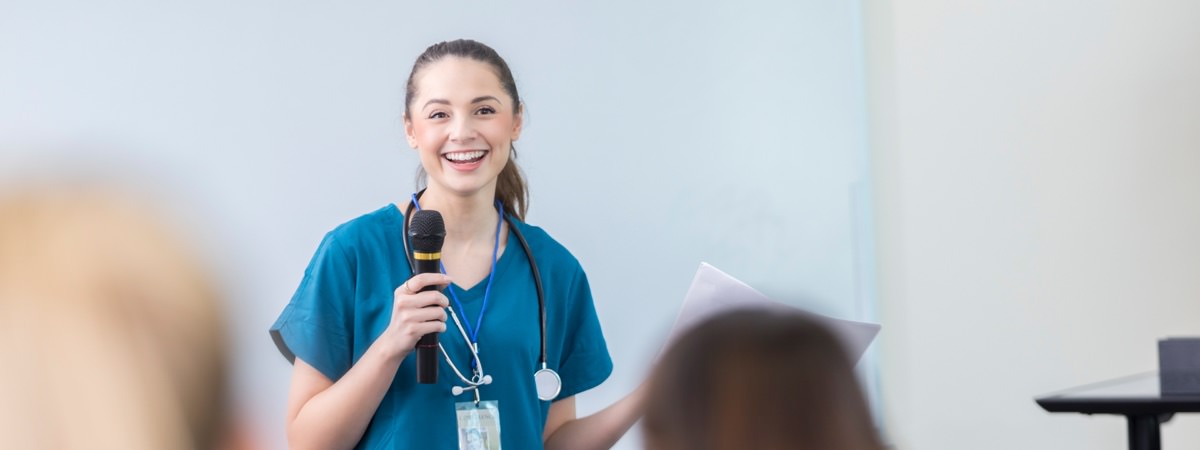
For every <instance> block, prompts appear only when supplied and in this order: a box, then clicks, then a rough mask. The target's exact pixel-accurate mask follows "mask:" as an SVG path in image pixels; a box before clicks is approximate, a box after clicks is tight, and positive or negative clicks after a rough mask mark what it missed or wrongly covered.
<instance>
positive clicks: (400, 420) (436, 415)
mask: <svg viewBox="0 0 1200 450" xmlns="http://www.w3.org/2000/svg"><path fill="white" fill-rule="evenodd" d="M515 222H516V227H517V228H519V229H520V231H521V233H522V234H523V235H524V236H525V239H526V240H527V241H528V242H529V247H530V250H531V251H532V253H533V255H534V259H536V260H537V267H538V271H539V272H540V273H541V277H542V284H543V287H544V290H545V296H546V351H547V362H548V363H549V367H550V368H551V369H555V370H557V371H558V374H559V376H561V377H562V391H561V392H560V393H559V395H558V397H557V398H556V400H558V399H564V398H567V397H571V396H573V395H575V394H578V393H580V392H583V391H586V390H588V389H591V388H593V387H595V386H597V385H599V384H600V383H601V382H603V381H604V380H605V379H607V378H608V376H609V375H610V374H611V373H612V358H611V357H610V356H609V354H608V347H607V345H606V343H605V341H604V335H603V333H602V332H601V330H600V322H599V319H598V317H597V316H596V309H595V306H594V305H593V303H592V293H591V288H590V287H589V286H588V280H587V276H586V275H585V274H584V271H583V268H582V266H580V264H579V261H578V260H576V259H575V257H574V256H572V255H571V253H570V252H569V251H567V249H566V248H565V247H563V246H562V245H561V244H559V243H558V242H557V241H555V240H554V239H553V238H551V237H550V235H549V234H547V233H546V232H545V231H543V230H542V229H541V228H538V227H536V226H532V225H527V224H525V223H523V222H520V221H515ZM403 225H404V215H403V214H402V213H401V212H400V210H399V209H398V208H397V207H396V205H394V204H391V205H388V206H385V207H383V208H380V209H379V210H376V211H374V212H371V213H368V214H366V215H363V216H361V217H359V218H357V219H354V220H351V221H349V222H347V223H345V224H342V225H341V226H338V227H337V228H336V229H334V230H333V231H330V232H329V233H327V234H326V235H325V238H324V239H323V240H322V241H321V245H320V246H319V247H318V248H317V252H316V254H315V255H314V256H313V258H312V261H311V262H310V263H309V265H308V268H307V269H306V270H305V271H304V278H303V280H302V281H301V282H300V287H299V288H297V289H296V294H295V295H294V296H292V300H291V302H290V303H288V305H287V307H285V308H284V310H283V312H282V313H281V314H280V315H279V319H278V320H276V322H275V324H274V325H273V326H272V327H271V336H272V338H273V339H274V340H275V344H276V345H277V346H278V347H279V351H280V352H281V353H283V355H284V356H285V357H287V358H288V360H289V361H291V360H293V359H294V358H297V357H298V358H300V359H303V360H304V361H305V362H306V363H308V364H309V365H311V366H313V367H314V368H316V369H317V370H319V371H321V373H323V374H325V376H327V377H329V379H330V380H334V381H335V382H336V381H337V380H338V379H339V378H341V376H342V375H344V374H345V373H346V372H347V371H348V370H349V369H350V367H351V366H352V365H354V363H355V362H356V361H358V359H359V358H361V357H362V355H363V353H364V352H366V350H367V348H368V347H370V346H371V343H372V342H374V341H375V338H376V337H378V336H379V335H380V334H381V333H382V332H383V330H384V329H385V328H386V327H387V325H388V323H389V322H390V321H391V312H392V303H393V292H394V291H395V289H396V288H397V287H398V286H400V285H401V284H403V283H404V281H405V280H408V279H409V278H410V277H411V276H412V269H411V268H410V267H409V265H408V260H407V258H406V257H405V253H404V242H403V240H402V239H403V238H404V232H403ZM486 286H487V280H486V279H484V280H483V281H482V282H480V283H478V284H477V285H475V286H472V287H471V288H470V289H467V290H464V289H462V288H461V287H460V286H458V285H451V287H452V289H454V290H455V293H456V294H457V295H458V300H459V302H460V303H461V304H462V305H463V308H465V309H466V314H465V317H464V314H463V311H459V310H457V309H456V312H457V313H458V314H459V318H460V319H462V320H464V322H469V323H470V326H471V327H474V326H475V323H476V320H477V318H478V317H479V312H480V309H481V306H482V305H483V294H484V291H485V289H486ZM447 297H449V294H447ZM451 306H452V307H453V306H454V302H453V301H451ZM538 329H539V322H538V300H537V291H536V289H535V287H534V282H533V273H532V271H531V270H530V267H529V259H528V257H526V255H525V252H524V250H523V249H522V248H521V245H520V243H519V242H518V241H517V240H516V238H515V237H513V236H512V231H511V230H510V231H509V239H508V244H507V245H506V248H505V250H504V253H502V254H501V255H500V258H499V261H497V262H496V274H495V280H494V281H493V286H492V292H491V297H490V300H488V307H487V311H486V312H485V316H484V317H483V322H482V326H481V327H480V330H479V335H478V342H479V356H480V359H481V360H482V361H483V367H484V369H485V371H486V373H487V374H489V375H491V376H492V384H490V385H487V386H483V387H482V388H481V390H480V395H481V399H482V400H484V401H487V400H496V401H498V402H499V410H500V429H501V432H500V437H501V444H502V446H503V448H505V449H509V450H523V449H540V448H542V431H543V427H544V426H545V424H546V415H547V412H548V411H549V407H550V403H551V402H545V401H541V400H539V399H538V397H537V391H536V389H535V386H534V377H533V374H534V372H535V371H536V370H537V369H539V368H540V367H539V366H538V356H539V355H540V345H541V343H540V335H539V332H538ZM439 338H440V339H439V340H440V342H441V343H442V345H443V346H445V348H446V351H447V352H448V353H449V354H450V357H451V358H452V359H453V360H454V363H455V364H456V365H458V367H459V370H461V371H463V374H464V375H466V376H468V377H469V376H470V375H469V373H470V369H469V368H470V359H471V357H470V351H469V350H468V348H467V346H466V343H465V341H464V340H463V338H462V335H461V334H460V332H459V331H458V328H457V327H455V326H454V323H453V321H448V322H447V329H446V331H445V332H444V333H442V334H441V336H440V337H439ZM438 360H439V362H440V365H439V367H438V372H439V374H438V382H437V383H436V384H417V381H416V355H415V352H414V353H410V354H409V355H408V356H407V357H406V358H405V360H404V362H403V363H402V364H401V365H400V368H399V369H398V370H397V371H396V376H395V378H394V379H393V381H392V385H391V387H390V388H389V389H388V391H387V393H386V394H385V395H384V397H383V401H382V402H381V403H380V405H379V408H378V409H377V410H376V411H375V415H374V417H373V418H372V419H371V423H370V424H369V425H368V426H367V429H366V432H365V433H364V434H363V437H362V439H361V440H360V441H359V443H358V445H357V446H356V447H355V448H359V449H422V450H425V449H435V450H436V449H447V450H453V449H457V448H458V436H457V430H458V428H457V416H456V414H455V403H457V402H466V401H473V400H474V395H472V394H471V393H470V392H468V393H466V394H463V395H460V396H457V397H455V396H454V395H452V394H451V393H450V389H451V387H453V386H459V385H462V384H461V383H462V382H461V380H459V378H458V377H457V376H456V375H455V374H454V372H453V371H452V370H451V369H450V366H449V365H448V364H447V363H446V361H445V359H444V358H442V357H439V359H438Z"/></svg>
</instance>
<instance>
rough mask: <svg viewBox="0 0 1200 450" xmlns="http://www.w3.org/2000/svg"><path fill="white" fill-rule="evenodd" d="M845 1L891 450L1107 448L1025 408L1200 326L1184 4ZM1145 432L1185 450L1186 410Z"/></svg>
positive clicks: (1189, 435) (1196, 136) (1113, 436)
mask: <svg viewBox="0 0 1200 450" xmlns="http://www.w3.org/2000/svg"><path fill="white" fill-rule="evenodd" d="M864 8H865V10H866V29H867V37H866V42H867V48H868V58H867V67H868V70H869V74H870V75H869V89H868V95H869V97H870V99H871V100H870V101H871V102H870V110H871V123H872V141H873V143H872V148H873V165H874V174H875V181H876V198H877V220H878V221H877V229H878V246H879V247H878V248H879V253H878V254H879V274H880V305H881V308H882V309H881V317H882V320H883V321H884V323H885V324H886V327H885V329H884V335H883V337H882V339H883V340H882V341H881V345H882V355H883V359H882V372H881V373H882V384H883V393H884V396H883V397H884V410H885V411H886V417H887V425H888V429H889V432H890V435H891V437H892V439H893V441H894V442H895V444H896V446H897V448H900V449H921V450H938V449H947V450H950V449H972V450H989V449H996V450H1001V449H1003V450H1011V449H1055V450H1064V449H1066V450H1070V449H1079V450H1082V449H1113V450H1116V449H1124V448H1126V445H1127V444H1126V441H1125V431H1126V430H1125V423H1124V420H1123V419H1121V418H1117V417H1115V416H1092V417H1088V416H1083V415H1067V414H1049V413H1045V412H1043V411H1042V410H1041V409H1040V408H1039V407H1038V406H1037V405H1036V404H1034V402H1033V397H1034V396H1037V395H1040V394H1045V393H1049V392H1051V391H1055V390H1059V389H1063V388H1067V387H1070V386H1075V385H1080V384H1084V383H1089V382H1092V381H1099V380H1103V379H1108V378H1114V377H1118V376H1122V375H1126V374H1130V373H1136V372H1142V371H1147V370H1154V369H1155V368H1156V364H1157V362H1156V361H1157V359H1156V345H1155V341H1156V339H1157V338H1158V337H1161V336H1166V335H1172V334H1190V335H1200V233H1198V232H1197V230H1200V198H1198V195H1200V57H1198V56H1200V27H1197V26H1196V24H1197V23H1198V20H1200V3H1197V2H1193V1H1166V0H1152V1H1118V0H1098V1H1087V2H1084V1H1065V0H1049V1H1047V0H1040V1H994V2H983V1H961V0H923V1H891V0H873V1H867V2H865V4H864ZM1163 440H1164V448H1167V449H1183V448H1196V447H1198V446H1200V417H1194V416H1188V415H1180V416H1177V417H1176V418H1175V419H1174V420H1173V421H1171V422H1169V423H1168V424H1166V425H1165V426H1164V427H1163Z"/></svg>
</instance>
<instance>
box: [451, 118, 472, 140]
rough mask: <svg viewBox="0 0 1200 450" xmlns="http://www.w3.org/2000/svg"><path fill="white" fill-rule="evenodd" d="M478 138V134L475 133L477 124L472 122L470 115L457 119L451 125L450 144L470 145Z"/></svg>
mask: <svg viewBox="0 0 1200 450" xmlns="http://www.w3.org/2000/svg"><path fill="white" fill-rule="evenodd" d="M476 137H478V133H477V132H476V131H475V123H474V121H472V120H471V116H470V115H467V116H459V117H456V118H455V119H454V122H453V123H452V124H451V125H450V142H454V143H456V144H463V143H469V142H472V141H474V140H475V138H476Z"/></svg>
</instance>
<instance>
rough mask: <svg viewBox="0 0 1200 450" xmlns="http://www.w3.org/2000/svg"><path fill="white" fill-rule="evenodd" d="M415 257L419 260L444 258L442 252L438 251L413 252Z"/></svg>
mask: <svg viewBox="0 0 1200 450" xmlns="http://www.w3.org/2000/svg"><path fill="white" fill-rule="evenodd" d="M413 259H417V260H421V261H434V260H438V259H442V252H437V253H421V252H413Z"/></svg>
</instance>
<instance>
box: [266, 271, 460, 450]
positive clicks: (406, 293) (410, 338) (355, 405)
mask: <svg viewBox="0 0 1200 450" xmlns="http://www.w3.org/2000/svg"><path fill="white" fill-rule="evenodd" d="M449 282H450V279H449V277H446V276H445V275H442V274H421V275H417V276H415V277H413V278H411V279H409V281H408V282H406V283H405V284H404V285H403V286H401V287H399V288H396V292H395V294H394V296H395V301H394V305H393V310H392V319H391V323H389V324H388V327H387V328H386V329H385V330H384V331H383V333H382V334H380V336H379V338H377V339H376V340H375V342H373V343H371V346H370V347H368V348H367V351H366V352H364V353H363V356H362V357H361V358H359V359H358V361H357V362H355V363H354V365H353V366H351V367H350V370H348V371H347V372H346V373H345V375H342V377H341V378H339V379H338V380H337V382H334V381H332V380H330V379H329V378H328V377H326V376H325V375H324V374H322V373H321V372H320V371H319V370H317V369H316V368H314V367H313V366H311V365H309V364H308V363H306V362H304V360H302V359H300V358H296V363H295V364H296V367H295V368H294V369H293V370H292V387H291V391H290V393H289V394H288V414H287V434H288V446H289V447H290V448H292V449H322V450H325V449H349V448H353V447H354V446H355V445H356V444H358V441H359V440H361V439H362V436H363V433H364V432H365V431H366V429H367V424H369V423H370V422H371V417H373V416H374V415H375V410H376V409H378V408H379V403H380V402H381V401H383V396H384V395H385V394H387V390H388V387H389V386H391V384H392V379H393V378H395V376H396V370H397V369H398V368H399V367H400V363H401V362H403V361H404V358H405V357H406V356H408V353H409V352H411V351H412V349H413V347H414V346H415V345H416V343H417V340H418V339H420V338H421V336H423V335H425V334H428V333H440V332H442V331H445V329H446V312H445V309H444V308H445V307H446V305H447V300H446V297H445V296H444V295H442V294H441V293H440V292H437V291H429V292H420V293H419V292H418V291H420V290H421V288H423V287H425V286H427V285H443V284H449ZM409 284H411V285H412V286H411V289H409V287H408V285H409ZM434 306H436V307H434Z"/></svg>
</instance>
